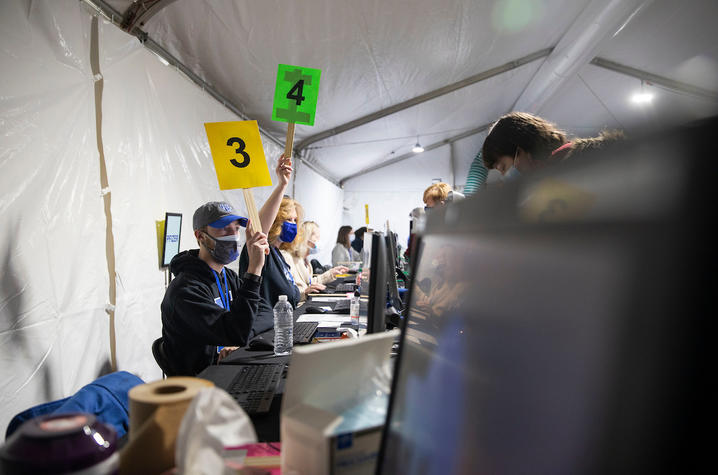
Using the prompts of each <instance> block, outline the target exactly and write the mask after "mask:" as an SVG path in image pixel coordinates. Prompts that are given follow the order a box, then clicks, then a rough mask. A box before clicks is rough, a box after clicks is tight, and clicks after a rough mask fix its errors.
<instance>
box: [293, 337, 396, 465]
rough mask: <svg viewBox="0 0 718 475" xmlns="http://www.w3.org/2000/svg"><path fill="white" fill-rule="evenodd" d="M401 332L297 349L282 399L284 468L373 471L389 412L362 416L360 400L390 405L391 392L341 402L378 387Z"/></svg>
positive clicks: (373, 392) (372, 392) (370, 391)
mask: <svg viewBox="0 0 718 475" xmlns="http://www.w3.org/2000/svg"><path fill="white" fill-rule="evenodd" d="M397 336H398V330H395V331H392V332H386V333H380V334H373V335H367V336H364V337H362V338H359V339H350V340H341V341H338V342H334V343H327V344H324V345H308V346H302V347H296V348H295V349H294V353H293V355H292V364H291V366H290V368H289V375H288V377H287V384H286V388H285V392H284V398H283V401H282V418H281V437H282V473H298V474H312V475H314V474H318V475H321V474H327V475H328V474H334V475H347V474H352V475H353V474H364V473H367V474H371V473H374V468H375V465H376V458H377V455H378V453H379V443H380V441H381V432H382V428H383V425H384V419H385V413H384V417H380V419H377V416H376V415H374V416H372V417H369V418H367V419H363V418H362V417H361V413H362V410H363V409H362V404H365V403H366V404H382V403H383V404H384V409H386V404H388V394H384V395H383V397H381V398H367V400H365V401H359V402H358V404H353V407H348V408H345V409H344V410H340V409H337V408H341V407H342V406H343V405H346V404H349V405H350V406H352V402H355V403H356V400H357V395H359V394H363V393H367V394H369V393H371V394H375V393H376V391H372V390H371V388H372V386H371V385H372V383H371V381H372V378H376V376H377V370H378V368H381V367H385V365H386V364H387V363H388V362H389V358H390V354H391V346H392V343H393V341H394V339H395V338H396V337H397ZM339 411H342V412H339ZM380 415H381V414H380ZM364 422H369V423H368V424H364ZM347 428H348V430H346V429H347Z"/></svg>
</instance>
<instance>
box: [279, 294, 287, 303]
mask: <svg viewBox="0 0 718 475" xmlns="http://www.w3.org/2000/svg"><path fill="white" fill-rule="evenodd" d="M279 301H280V302H286V301H287V296H286V295H280V296H279Z"/></svg>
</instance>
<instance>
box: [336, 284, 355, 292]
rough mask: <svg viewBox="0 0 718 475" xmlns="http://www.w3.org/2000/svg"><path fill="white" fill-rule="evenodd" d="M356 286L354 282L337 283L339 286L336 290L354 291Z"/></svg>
mask: <svg viewBox="0 0 718 475" xmlns="http://www.w3.org/2000/svg"><path fill="white" fill-rule="evenodd" d="M355 288H356V284H352V283H346V282H345V283H343V284H339V285H337V288H336V289H335V290H334V291H335V292H354V290H355Z"/></svg>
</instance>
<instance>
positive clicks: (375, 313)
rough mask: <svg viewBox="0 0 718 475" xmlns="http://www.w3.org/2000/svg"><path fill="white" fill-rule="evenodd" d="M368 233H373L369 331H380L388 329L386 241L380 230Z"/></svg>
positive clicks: (368, 317) (368, 313)
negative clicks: (386, 316) (386, 317)
mask: <svg viewBox="0 0 718 475" xmlns="http://www.w3.org/2000/svg"><path fill="white" fill-rule="evenodd" d="M367 234H370V235H371V256H370V265H369V276H368V277H369V278H368V280H369V282H368V283H369V285H368V291H369V295H368V297H369V303H368V308H367V333H379V332H383V331H385V330H386V319H385V312H386V291H387V287H386V275H387V274H386V254H387V252H386V241H385V238H384V235H383V234H382V233H380V232H378V231H371V232H367V233H365V236H366V235H367ZM365 239H366V238H365ZM365 242H366V240H365ZM362 279H364V276H362ZM364 285H366V284H365V283H364V281H363V280H362V288H364Z"/></svg>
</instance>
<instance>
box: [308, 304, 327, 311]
mask: <svg viewBox="0 0 718 475" xmlns="http://www.w3.org/2000/svg"><path fill="white" fill-rule="evenodd" d="M326 311H327V310H326V309H325V308H322V307H315V306H313V305H309V306H307V307H306V310H305V311H304V313H326Z"/></svg>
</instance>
